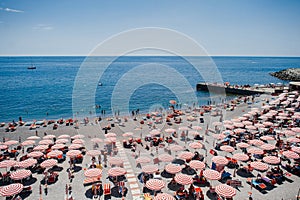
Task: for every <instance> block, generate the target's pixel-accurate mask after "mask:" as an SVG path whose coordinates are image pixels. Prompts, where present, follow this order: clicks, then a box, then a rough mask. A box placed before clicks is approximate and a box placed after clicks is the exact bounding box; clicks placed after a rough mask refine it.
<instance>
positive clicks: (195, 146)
mask: <svg viewBox="0 0 300 200" xmlns="http://www.w3.org/2000/svg"><path fill="white" fill-rule="evenodd" d="M189 147H191V148H193V149H202V147H203V145H202V144H201V143H200V142H192V143H190V144H189Z"/></svg>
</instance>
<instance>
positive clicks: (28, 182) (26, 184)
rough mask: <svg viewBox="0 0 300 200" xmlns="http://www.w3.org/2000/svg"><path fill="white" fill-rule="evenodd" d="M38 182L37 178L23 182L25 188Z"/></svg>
mask: <svg viewBox="0 0 300 200" xmlns="http://www.w3.org/2000/svg"><path fill="white" fill-rule="evenodd" d="M36 181H37V178H35V177H31V179H29V180H25V181H23V185H24V186H28V185H32V184H34V183H35V182H36Z"/></svg>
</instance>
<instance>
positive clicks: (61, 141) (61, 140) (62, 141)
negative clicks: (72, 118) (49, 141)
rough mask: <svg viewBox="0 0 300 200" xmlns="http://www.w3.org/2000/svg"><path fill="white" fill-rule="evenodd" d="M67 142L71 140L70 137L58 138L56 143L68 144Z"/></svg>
mask: <svg viewBox="0 0 300 200" xmlns="http://www.w3.org/2000/svg"><path fill="white" fill-rule="evenodd" d="M67 142H69V140H68V139H58V140H56V142H55V143H56V144H66V143H67Z"/></svg>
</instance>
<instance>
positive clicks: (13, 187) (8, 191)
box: [0, 183, 24, 197]
mask: <svg viewBox="0 0 300 200" xmlns="http://www.w3.org/2000/svg"><path fill="white" fill-rule="evenodd" d="M23 187H24V186H23V185H22V184H20V183H13V184H10V185H6V186H3V187H2V188H0V194H1V195H2V196H4V197H10V196H13V195H16V194H19V193H20V192H21V191H22V190H23Z"/></svg>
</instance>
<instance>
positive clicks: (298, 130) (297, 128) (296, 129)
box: [291, 127, 300, 133]
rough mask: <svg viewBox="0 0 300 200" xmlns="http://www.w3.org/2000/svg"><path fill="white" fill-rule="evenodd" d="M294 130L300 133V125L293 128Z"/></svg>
mask: <svg viewBox="0 0 300 200" xmlns="http://www.w3.org/2000/svg"><path fill="white" fill-rule="evenodd" d="M291 130H292V131H294V132H296V133H300V127H295V128H291Z"/></svg>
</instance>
